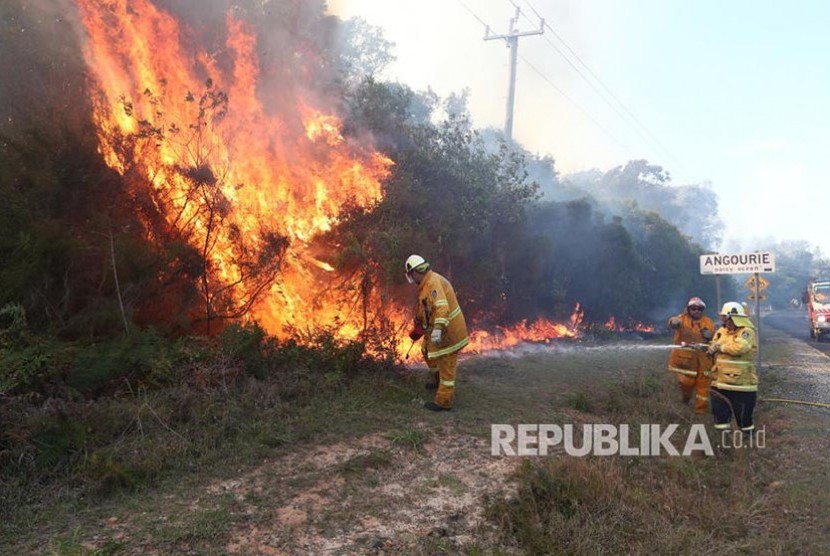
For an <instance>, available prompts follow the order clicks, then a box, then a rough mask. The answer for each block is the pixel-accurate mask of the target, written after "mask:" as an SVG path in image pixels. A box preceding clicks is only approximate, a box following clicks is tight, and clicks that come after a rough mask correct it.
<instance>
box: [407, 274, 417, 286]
mask: <svg viewBox="0 0 830 556" xmlns="http://www.w3.org/2000/svg"><path fill="white" fill-rule="evenodd" d="M406 281H407V282H409V283H410V284H414V283H415V280H414V279H413V278H412V275H411V274H409V273H408V272H407V273H406Z"/></svg>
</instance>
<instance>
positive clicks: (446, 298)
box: [405, 255, 470, 411]
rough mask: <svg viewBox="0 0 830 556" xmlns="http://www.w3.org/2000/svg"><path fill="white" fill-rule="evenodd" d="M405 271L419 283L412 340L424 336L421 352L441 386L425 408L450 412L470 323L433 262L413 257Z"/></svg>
mask: <svg viewBox="0 0 830 556" xmlns="http://www.w3.org/2000/svg"><path fill="white" fill-rule="evenodd" d="M405 269H406V279H407V281H408V282H409V283H410V284H418V311H417V313H418V314H417V317H416V319H415V321H416V326H415V329H414V330H413V331H412V333H410V338H412V339H413V340H416V339H418V338H419V337H420V335H423V337H424V339H423V344H422V346H421V353H422V354H423V355H424V360H425V361H426V363H427V365H428V366H429V368H430V371H431V372H432V373H433V379H434V380H435V383H436V386H437V388H436V391H435V401H434V402H426V403H425V404H424V407H425V408H426V409H430V410H432V411H448V410H450V409H451V408H452V404H453V399H454V398H455V374H456V368H457V367H458V352H459V351H460V350H461V349H462V348H463V347H464V346H466V345H467V344H469V343H470V338H469V337H468V336H467V323H466V322H465V321H464V314H463V313H462V312H461V307H459V305H458V299H456V296H455V290H454V289H453V287H452V284H450V282H449V281H448V280H447V279H446V278H444V277H443V276H441V275H440V274H438V273H437V272H435V271H433V270H430V268H429V263H428V262H427V261H426V260H425V259H424V258H423V257H421V256H420V255H410V257H409V258H408V259H406V264H405ZM419 324H420V326H418V325H419ZM421 331H423V332H421Z"/></svg>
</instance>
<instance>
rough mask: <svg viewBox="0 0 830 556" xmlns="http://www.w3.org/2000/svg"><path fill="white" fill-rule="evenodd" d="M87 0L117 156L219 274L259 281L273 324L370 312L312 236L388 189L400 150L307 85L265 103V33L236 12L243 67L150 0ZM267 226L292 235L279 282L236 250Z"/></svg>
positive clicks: (101, 108) (85, 17)
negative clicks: (197, 39)
mask: <svg viewBox="0 0 830 556" xmlns="http://www.w3.org/2000/svg"><path fill="white" fill-rule="evenodd" d="M77 2H78V6H79V8H80V13H81V18H82V21H83V24H84V26H85V28H86V31H87V34H88V41H87V44H86V49H85V57H86V60H87V63H88V65H89V67H90V70H91V74H92V76H93V77H94V80H95V90H94V91H93V99H94V101H93V103H94V112H95V113H94V117H95V119H96V124H97V126H98V130H99V133H98V135H99V145H100V147H99V148H100V151H101V153H102V155H103V157H104V159H105V161H106V162H107V164H108V165H109V166H110V167H111V168H113V169H115V170H116V171H118V172H119V173H121V174H122V175H125V176H138V177H139V179H143V180H146V182H149V183H150V184H151V185H152V188H153V191H154V199H153V202H154V203H155V205H156V206H157V208H158V209H159V211H160V212H161V213H162V214H163V215H164V217H165V218H166V220H167V222H168V224H169V225H170V226H178V227H183V226H187V227H188V228H187V232H188V234H187V237H188V240H189V243H190V244H191V245H193V246H194V247H197V248H200V249H202V250H203V251H202V252H203V255H204V256H205V257H206V258H207V259H208V261H209V264H210V266H211V268H212V269H213V271H214V276H213V278H214V279H215V280H217V281H219V282H220V283H221V284H225V285H227V284H234V285H237V287H236V288H235V289H234V292H235V293H234V297H235V302H236V303H237V304H240V305H242V304H244V303H245V302H247V301H249V300H250V299H251V296H252V295H254V294H255V293H260V295H261V297H260V302H259V303H258V305H257V306H256V308H255V312H254V315H253V316H254V317H255V318H256V319H257V320H258V321H259V322H260V323H261V324H262V325H263V326H264V327H265V328H266V329H267V330H268V331H269V332H271V333H273V334H276V335H278V336H280V335H283V333H284V330H285V329H286V327H289V328H294V329H300V330H312V329H315V328H317V327H320V326H326V327H329V328H332V327H333V328H334V329H338V328H339V330H340V332H341V333H342V334H344V335H346V336H347V337H353V336H354V335H356V334H357V332H358V331H359V330H360V328H361V326H360V325H361V323H360V322H359V320H358V318H357V317H356V316H355V315H354V314H353V311H352V310H351V308H350V307H349V306H348V303H347V302H344V299H343V298H344V297H345V296H342V295H340V296H338V295H336V294H335V293H334V292H333V289H332V288H331V283H330V282H331V280H332V278H331V276H332V273H331V271H332V270H333V267H332V265H331V264H330V263H329V262H326V261H325V260H321V257H320V256H315V255H313V254H311V253H309V247H308V245H309V243H310V242H311V241H312V240H313V239H314V238H315V237H316V236H318V235H319V234H320V233H322V232H325V231H327V230H330V229H331V228H332V227H333V226H334V225H335V224H336V223H337V221H338V217H339V215H340V214H341V212H342V210H343V208H344V207H347V206H358V207H368V206H371V205H372V204H374V203H377V202H378V201H379V200H380V199H381V197H382V187H381V181H382V180H383V179H384V178H385V177H386V176H387V175H388V174H389V168H390V166H391V165H392V161H391V160H389V159H388V158H386V157H384V156H383V155H381V154H379V153H377V152H373V151H371V150H366V149H364V148H361V147H356V146H354V145H350V144H347V142H346V141H344V139H343V137H342V135H341V133H340V121H339V120H338V119H337V118H336V117H334V116H331V115H327V114H325V113H323V112H322V111H321V110H318V109H316V108H314V107H313V106H312V105H311V103H310V101H309V100H307V99H306V98H303V96H302V95H301V94H300V93H299V87H298V88H297V91H298V92H296V94H295V95H294V97H293V100H292V101H291V102H290V103H289V105H287V106H281V107H280V110H279V111H278V112H277V113H273V112H272V111H269V110H266V108H265V107H264V106H263V103H262V102H261V101H260V99H259V97H258V95H257V85H258V77H259V72H260V69H259V65H258V61H257V57H256V38H255V37H254V35H253V33H252V32H251V31H250V30H249V29H248V28H247V25H246V24H245V23H244V22H242V21H238V20H236V19H235V18H234V17H233V15H230V14H229V15H228V16H227V19H226V26H227V30H228V34H227V36H228V38H227V41H226V45H225V47H226V53H227V54H228V58H229V59H230V60H232V64H231V65H232V67H231V68H230V69H225V68H223V67H222V65H221V64H220V63H219V62H217V60H216V59H215V58H214V57H212V56H211V54H209V53H208V52H206V51H204V50H200V49H198V48H196V49H195V50H194V47H193V46H192V45H191V44H190V42H189V41H190V40H191V39H192V37H190V36H189V30H188V29H186V28H184V27H182V26H180V25H179V23H178V22H177V21H176V20H175V19H174V18H173V17H172V16H171V15H170V14H169V13H167V12H165V11H163V10H161V9H159V8H157V7H156V6H155V5H153V3H152V2H151V1H149V0H108V1H107V2H102V1H101V0H77ZM186 44H187V46H185V45H186ZM225 65H228V64H227V63H226V64H225ZM125 138H126V139H131V141H132V142H127V141H125ZM125 144H127V145H128V148H125ZM194 184H196V185H197V186H198V187H194ZM196 190H198V192H199V194H198V195H197V194H194V191H196ZM217 214H221V219H222V221H221V223H220V224H221V225H216V224H217V222H216V220H215V219H216V218H217V216H216V215H217ZM212 219H213V220H212ZM269 234H277V235H279V236H281V237H284V238H287V239H288V241H289V244H288V245H289V247H288V251H287V252H286V253H285V255H284V257H283V259H282V264H281V266H280V268H279V272H278V273H275V276H276V280H275V281H274V283H273V284H272V285H271V286H270V287H269V288H268V289H267V290H266V291H264V292H259V291H257V292H255V291H253V290H254V289H255V288H254V286H252V285H250V284H247V283H246V274H245V268H244V267H243V266H242V265H241V264H240V262H239V258H240V252H242V251H243V249H242V247H240V241H241V240H240V238H243V239H244V242H245V243H244V245H245V248H244V251H245V253H247V254H248V256H249V258H251V259H253V260H256V256H257V255H256V254H257V253H262V251H263V250H264V249H266V248H267V245H268V241H267V238H268V237H269ZM252 254H253V255H252ZM322 258H325V257H322ZM260 287H261V286H260ZM321 292H323V293H321ZM326 292H327V293H326ZM346 301H353V300H346ZM362 318H364V319H365V316H363V317H362Z"/></svg>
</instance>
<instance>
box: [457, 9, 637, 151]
mask: <svg viewBox="0 0 830 556" xmlns="http://www.w3.org/2000/svg"><path fill="white" fill-rule="evenodd" d="M456 1H457V2H458V3H459V4H461V6H462V7H463V8H464V9H465V10H467V12H469V13H470V15H471V16H473V17H474V18H475V19H476V20H477V21H478V22H479V23H481V24H482V25H484V27H485V33H487V32H489V29H490V25H488V24H487V22H485V21H484V20H483V19H482V18H481V17H479V15H478V14H477V13H475V12H474V11H473V10H472V9H471V8H470V7H469V6H467V5H466V4H465V3H464V2H463V1H462V0H456ZM509 1H510V2H511V3H512V4H513V5H514V6H515V7H516V9H517V10H519V12H521V8H519V6H518V5H516V4H515V2H513V1H512V0H509ZM540 19H542V20H543V23H544V18H540ZM485 37H486V35H485ZM518 57H519V58H520V59H521V60H522V62H524V63H525V64H527V65H528V67H530V69H532V70H533V71H534V72H536V73H537V74H538V75H539V76H540V77H541V78H542V79H543V80H544V81H545V82H546V83H547V84H548V85H550V86H551V87H552V88H553V89H554V90H555V91H556V92H558V93H559V94H560V95H562V97H563V98H564V99H565V100H567V101H568V102H569V103H571V104H572V105H573V106H574V107H575V108H576V109H577V110H579V111H580V112H581V113H582V114H583V115H584V116H585V117H586V118H588V120H589V121H590V122H591V123H592V124H593V125H595V126H596V127H597V128H598V129H599V130H600V131H602V132H603V133H605V134H606V135H607V136H608V137H609V138H610V139H611V140H612V141H614V143H616V144H617V145H618V146H620V147H622V148H623V149H624V150H625V151H627V152H628V153H629V154H632V155H633V151H632V149H630V148H629V147H627V146H626V145H625V144H623V143H622V142H621V141H619V140H618V139H617V138H616V137H615V136H614V134H613V133H611V132H610V131H608V130H607V129H606V128H605V127H603V126H602V124H600V123H599V122H598V121H597V120H596V119H594V117H593V116H591V114H590V113H589V112H588V111H587V110H586V109H585V108H583V107H582V106H581V105H580V104H579V103H578V102H576V101H575V100H574V99H572V98H571V97H570V96H569V95H568V94H567V93H565V91H563V90H562V89H561V88H560V87H559V86H557V85H556V84H555V83H554V82H553V80H551V79H550V78H549V77H548V76H547V75H545V74H544V73H543V72H542V71H541V70H539V69H538V68H537V67H536V66H534V65H533V64H531V63H530V61H528V60H527V58H525V57H524V56H521V55H519V56H518Z"/></svg>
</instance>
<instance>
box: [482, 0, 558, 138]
mask: <svg viewBox="0 0 830 556" xmlns="http://www.w3.org/2000/svg"><path fill="white" fill-rule="evenodd" d="M519 15H521V11H520V10H519V8H518V6H517V7H516V16H515V17H513V18H511V19H510V30H509V31H508V32H507V34H506V35H491V34H490V27H489V26H488V27H487V28H486V29H485V31H484V40H485V41H491V40H493V39H504V41H505V42H506V43H507V48H509V49H510V83H509V84H508V88H507V118H506V119H505V122H504V136H505V138H506V139H507V142H508V143H512V142H513V102H514V100H515V98H516V60H517V59H518V57H519V37H526V36H528V35H541V34H542V33H544V32H545V20H544V19H543V18H540V19H539V21H540V24H539V30H538V31H524V32H520V31H519V30H518V29H516V23H518V22H519Z"/></svg>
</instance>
